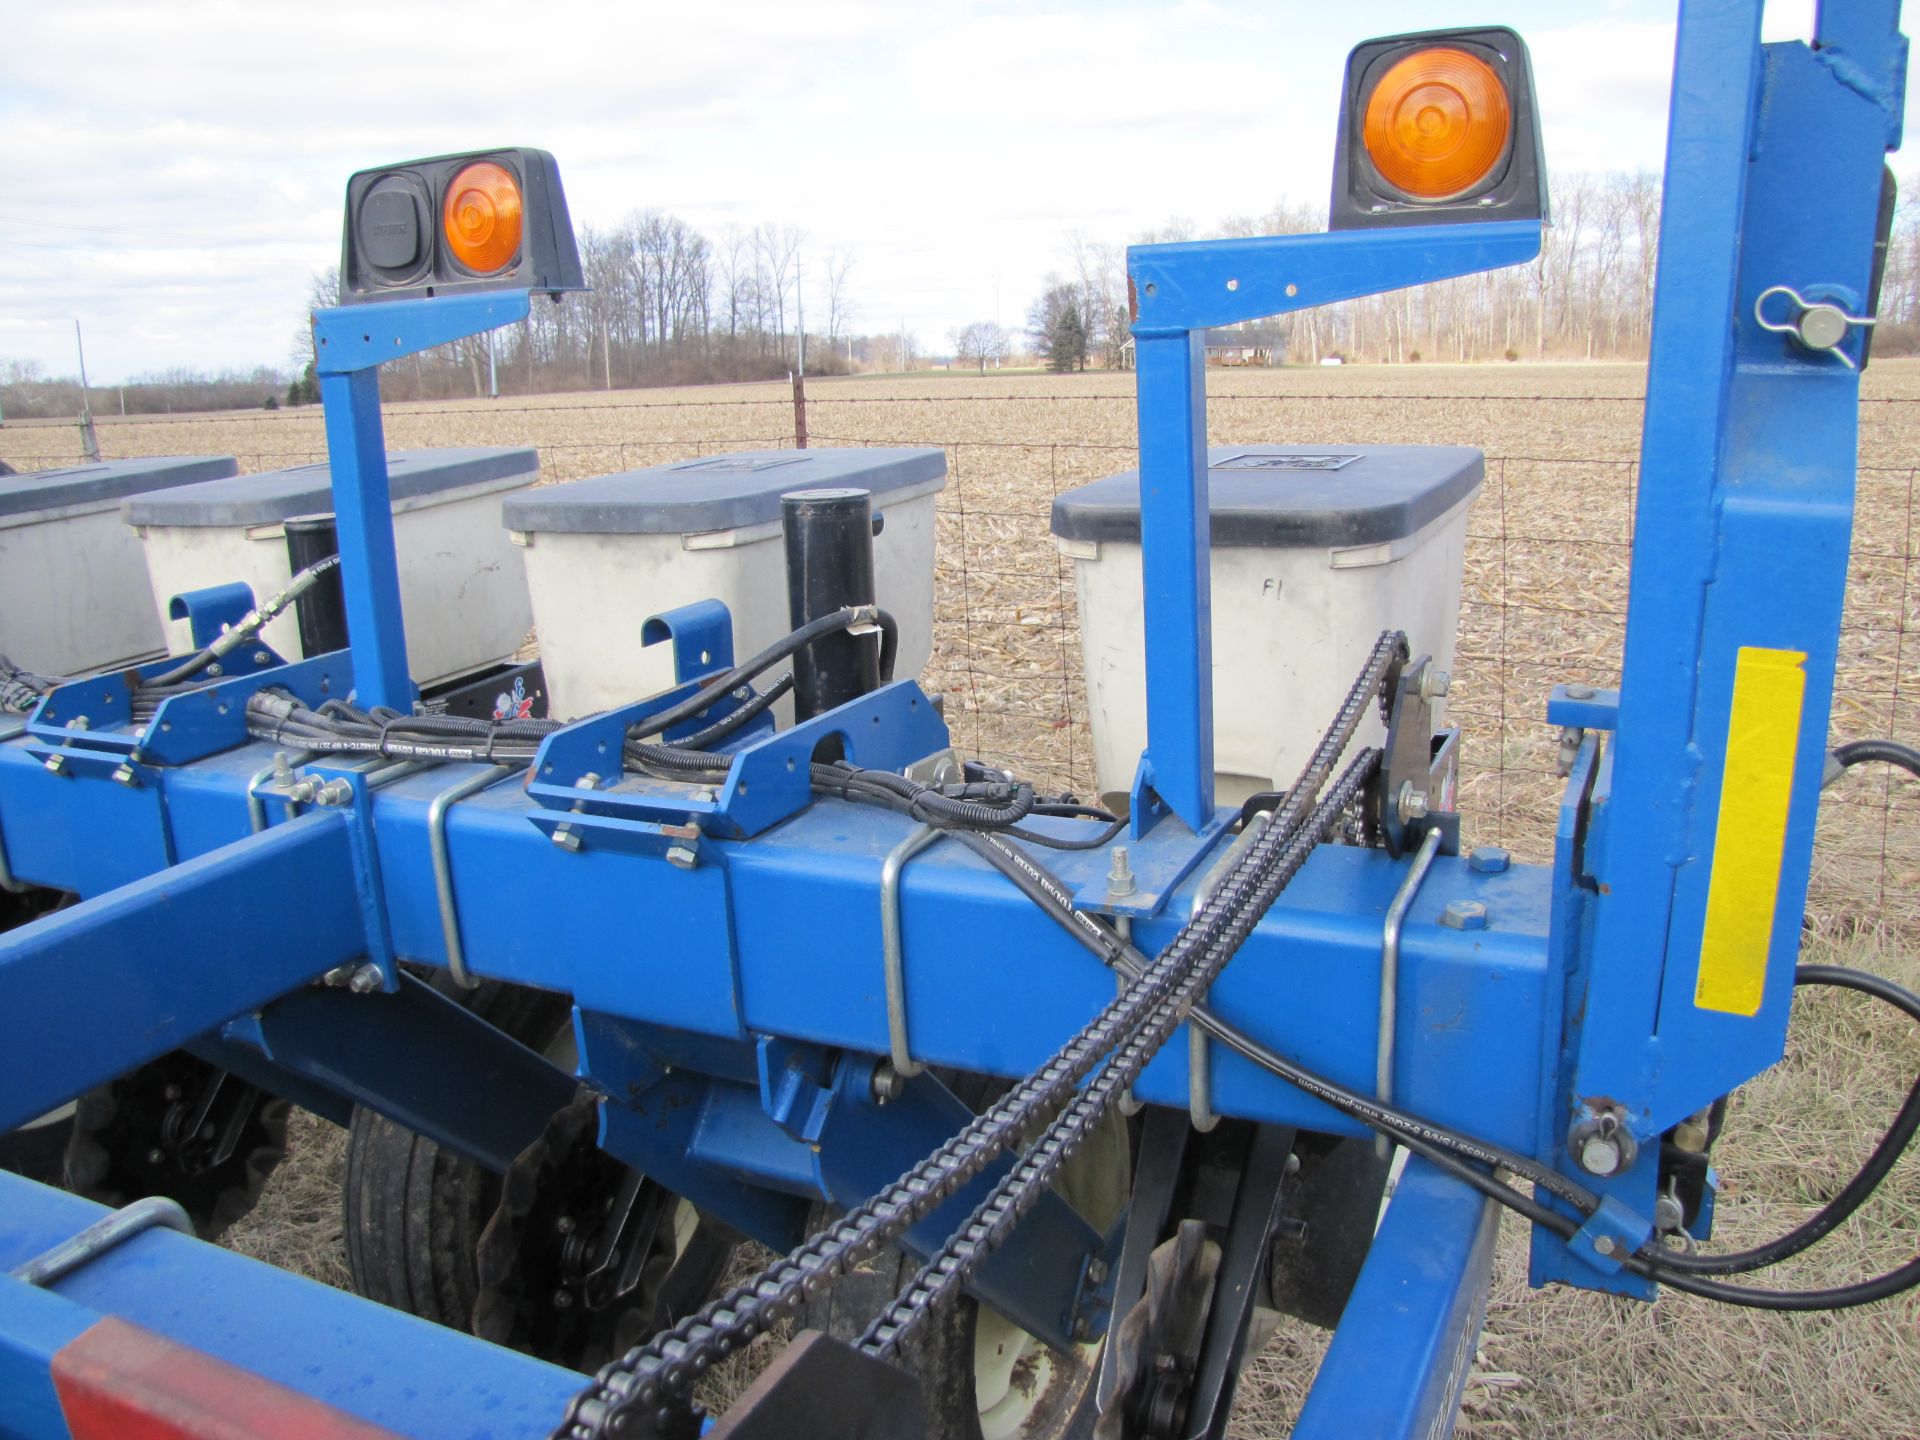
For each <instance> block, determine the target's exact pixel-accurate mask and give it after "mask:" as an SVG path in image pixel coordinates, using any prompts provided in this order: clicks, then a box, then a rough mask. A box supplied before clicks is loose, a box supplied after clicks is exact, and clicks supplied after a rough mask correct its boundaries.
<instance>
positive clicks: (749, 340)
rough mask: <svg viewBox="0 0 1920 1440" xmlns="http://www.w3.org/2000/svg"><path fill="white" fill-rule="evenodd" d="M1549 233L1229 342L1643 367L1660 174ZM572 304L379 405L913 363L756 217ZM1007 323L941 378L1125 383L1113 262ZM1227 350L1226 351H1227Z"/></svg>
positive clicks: (1175, 228)
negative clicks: (1049, 375)
mask: <svg viewBox="0 0 1920 1440" xmlns="http://www.w3.org/2000/svg"><path fill="white" fill-rule="evenodd" d="M1903 190H1904V194H1903V196H1902V198H1901V200H1900V203H1899V205H1898V207H1897V208H1896V211H1895V220H1894V227H1893V233H1892V236H1891V239H1890V242H1889V245H1888V250H1887V260H1886V272H1885V280H1884V283H1883V288H1882V294H1881V299H1880V316H1881V320H1880V324H1879V326H1878V328H1877V330H1876V332H1875V341H1874V345H1875V353H1876V354H1880V355H1901V354H1913V353H1920V175H1915V176H1914V177H1910V179H1909V182H1908V183H1907V184H1906V186H1904V187H1903ZM1551 193H1552V203H1553V223H1552V224H1551V225H1550V226H1548V227H1547V229H1546V231H1545V235H1544V239H1543V243H1542V246H1541V251H1540V256H1539V258H1538V259H1537V260H1535V261H1534V262H1532V263H1531V264H1528V265H1524V266H1516V267H1511V268H1508V269H1505V270H1499V271H1493V272H1490V273H1486V274H1480V275H1470V276H1466V277H1463V278H1461V279H1457V280H1445V281H1440V282H1438V283H1436V284H1432V285H1423V286H1417V287H1415V288H1413V289H1410V290H1403V291H1397V292H1395V293H1393V294H1389V295H1379V296H1372V297H1369V298H1367V299H1364V300H1355V301H1348V302H1344V303H1342V304H1338V305H1330V306H1325V307H1321V308H1319V309H1315V310H1306V311H1301V312H1299V313H1297V314H1294V315H1289V316H1282V317H1279V318H1277V319H1275V320H1269V321H1262V322H1258V324H1257V325H1256V326H1254V327H1249V330H1248V331H1247V336H1248V339H1249V342H1250V343H1253V342H1257V343H1260V344H1262V345H1268V346H1271V348H1272V353H1273V354H1274V356H1275V358H1276V359H1278V360H1284V361H1287V362H1290V363H1294V364H1315V363H1317V362H1319V361H1321V360H1323V359H1327V358H1330V357H1336V356H1337V357H1339V358H1341V359H1344V360H1353V361H1364V362H1369V363H1389V364H1410V363H1415V362H1419V361H1423V360H1424V361H1428V362H1434V361H1488V360H1502V359H1509V360H1520V359H1528V360H1532V359H1583V360H1584V359H1596V360H1597V359H1621V360H1635V359H1643V358H1644V357H1645V356H1646V353H1647V344H1648V339H1649V327H1650V323H1651V319H1652V310H1653V282H1654V274H1655V268H1656V264H1657V261H1658V259H1659V219H1660V211H1659V207H1660V178H1659V176H1658V175H1657V174H1656V173H1654V172H1652V171H1647V170H1640V171H1634V172H1631V173H1625V172H1610V173H1602V174H1588V173H1571V174H1561V175H1556V176H1555V177H1554V178H1553V181H1552V186H1551ZM1323 223H1324V218H1323V214H1322V211H1321V210H1320V209H1319V207H1317V206H1314V205H1307V204H1298V203H1293V202H1287V201H1282V202H1281V203H1279V204H1277V205H1276V206H1274V208H1272V209H1271V210H1268V211H1266V212H1264V213H1261V214H1256V215H1238V216H1229V217H1227V218H1226V219H1224V220H1222V221H1221V222H1219V223H1218V224H1216V225H1213V226H1211V227H1206V228H1205V229H1203V228H1202V227H1199V226H1196V225H1195V224H1194V223H1193V222H1192V221H1190V220H1184V219H1174V220H1170V221H1168V222H1167V223H1166V224H1164V225H1162V226H1160V227H1157V228H1156V229H1154V230H1152V231H1149V232H1146V233H1143V234H1140V235H1136V236H1135V237H1134V240H1135V242H1136V243H1156V242H1161V241H1173V240H1192V239H1196V238H1201V237H1202V235H1207V236H1212V237H1222V238H1225V237H1235V236H1253V235H1287V234H1300V233H1306V232H1311V231H1315V230H1318V229H1320V228H1322V226H1323ZM579 244H580V259H581V265H582V268H583V270H584V272H585V278H586V281H587V284H588V285H589V286H590V287H591V289H590V290H589V291H588V292H587V293H585V294H577V295H568V296H565V297H563V298H562V299H561V301H560V302H559V303H556V304H546V303H541V304H537V305H535V306H534V307H533V310H532V313H531V314H530V315H529V316H528V318H527V319H526V320H525V321H524V322H522V323H520V324H518V325H515V326H511V327H508V328H507V329H504V330H502V331H498V332H496V333H495V334H493V335H490V336H489V335H480V336H475V337H472V338H470V339H467V340H462V341H458V342H456V343H454V344H452V345H446V346H441V347H439V348H438V349H436V350H433V351H429V352H427V353H425V354H422V355H418V356H413V357H410V358H408V359H406V360H402V361H399V362H396V363H393V364H390V365H389V366H387V368H386V371H385V372H384V375H383V388H384V390H385V392H386V393H387V394H388V395H389V396H390V397H391V398H393V399H400V400H406V399H440V398H451V397H461V396H467V397H471V396H481V395H486V394H488V393H490V391H492V390H494V389H496V388H497V389H498V390H499V391H501V392H506V393H520V394H524V393H528V392H554V391H563V390H583V389H627V388H633V387H638V386H649V385H685V384H703V383H712V382H721V381H739V380H762V379H772V378H778V377H782V376H785V375H786V374H788V373H790V372H791V371H793V370H795V369H797V368H800V366H801V364H802V356H803V354H804V364H805V369H806V371H807V373H809V374H844V373H846V372H847V371H848V370H849V369H855V370H871V371H883V372H897V371H904V370H910V369H913V368H915V366H916V365H918V364H919V363H921V361H922V359H923V356H922V351H921V346H920V343H919V340H918V338H917V337H916V336H915V335H914V334H913V333H912V332H911V331H909V330H908V329H907V328H906V327H905V326H904V325H903V326H900V327H898V328H897V329H894V330H891V331H882V332H878V333H856V332H855V329H854V321H855V320H856V319H857V318H858V316H857V313H856V309H855V306H854V303H853V300H852V294H851V283H850V277H851V276H852V274H853V272H854V268H855V257H854V255H853V252H851V251H850V250H847V249H828V250H818V249H814V248H811V247H809V245H808V243H807V238H806V236H805V235H804V234H803V233H802V232H801V231H800V230H799V229H797V228H796V227H794V226H792V225H786V224H776V223H766V224H758V225H753V226H746V227H729V228H727V229H726V230H725V231H722V232H720V233H718V234H717V235H709V234H706V233H703V232H702V231H700V230H699V229H697V228H696V227H694V226H692V225H690V224H689V223H687V222H686V221H684V220H682V219H680V218H679V217H677V216H674V215H671V214H669V213H667V212H665V211H661V210H641V211H636V212H634V213H633V214H632V215H630V216H628V217H627V218H626V219H625V220H623V221H621V222H620V223H618V224H616V225H611V226H604V227H595V226H590V225H589V226H582V227H581V228H580V231H579ZM1060 262H1061V263H1060V266H1059V268H1058V269H1056V270H1055V271H1053V272H1051V273H1049V274H1047V275H1046V276H1045V277H1044V279H1043V280H1042V282H1041V285H1040V288H1039V292H1038V294H1037V295H1036V297H1035V298H1034V300H1033V302H1032V304H1031V305H1030V307H1029V309H1028V312H1027V316H1026V324H1025V326H1024V327H1023V329H1022V330H1020V331H1010V330H1009V329H1007V328H1006V327H1004V326H1003V325H1002V324H1000V323H999V321H998V320H982V321H977V322H974V323H971V324H968V325H964V326H959V327H956V328H955V329H954V330H952V331H950V332H949V334H948V335H947V337H946V339H947V341H948V344H949V346H950V350H949V351H948V352H947V353H948V354H949V355H950V356H951V357H952V358H953V360H954V362H955V363H956V364H959V365H961V366H966V367H969V368H978V369H980V370H985V369H987V368H988V367H989V366H997V365H1000V364H1003V363H1006V362H1008V361H1014V360H1019V359H1022V358H1024V357H1025V356H1027V355H1031V356H1032V357H1034V358H1036V359H1038V360H1039V361H1041V362H1042V363H1044V364H1046V365H1047V366H1049V367H1050V368H1052V369H1055V370H1060V371H1072V370H1082V369H1087V368H1091V367H1105V368H1109V369H1120V368H1125V367H1126V366H1127V365H1128V364H1129V363H1130V361H1131V347H1130V344H1129V339H1128V323H1129V311H1128V298H1127V276H1126V247H1125V246H1124V245H1122V244H1120V243H1117V242H1114V241H1108V240H1102V239H1099V238H1097V237H1091V236H1088V235H1085V234H1082V233H1078V232H1076V233H1073V234H1070V235H1069V236H1068V237H1067V239H1066V241H1065V243H1064V244H1063V246H1062V247H1061V250H1060ZM338 288H339V285H338V278H337V275H336V274H335V273H334V272H331V271H329V272H326V273H324V274H321V275H317V276H315V277H314V278H313V281H312V283H311V285H310V293H309V294H308V296H307V297H306V298H307V301H308V305H307V309H308V310H309V311H310V310H312V309H315V308H319V307H323V306H327V305H332V304H334V303H336V302H337V298H338ZM1236 338H1237V337H1236ZM312 353H313V352H312V336H311V333H310V331H309V330H308V328H307V326H306V325H305V324H304V323H303V324H302V325H301V326H300V329H299V332H298V339H297V340H296V343H295V345H294V357H293V368H292V370H291V372H282V371H279V370H275V369H273V368H272V367H264V366H263V367H257V368H255V369H252V370H246V371H233V372H222V373H219V374H202V373H198V372H190V371H185V370H177V369H176V370H168V371H164V372H160V373H156V374H148V375H142V376H139V377H137V378H136V379H134V380H132V381H130V382H128V383H127V384H125V385H121V386H95V387H93V390H92V392H91V394H90V396H89V397H87V398H88V399H90V401H91V405H92V409H93V412H94V413H95V414H99V415H111V414H116V413H119V412H120V411H121V410H122V409H124V411H125V413H127V414H129V415H134V414H155V413H165V412H167V411H194V410H212V409H234V408H257V407H262V406H264V407H267V408H275V407H278V406H282V405H301V404H310V403H313V402H314V401H317V399H318V398H319V394H318V386H317V384H316V383H315V380H314V377H313V371H312V363H311V362H312ZM81 406H82V396H81V391H80V385H79V382H78V381H77V380H75V379H72V378H67V377H55V376H50V375H48V374H47V373H46V371H45V369H44V367H42V366H40V365H38V364H36V363H32V362H19V361H13V362H8V361H0V419H4V418H13V419H30V418H44V417H55V416H63V415H76V414H78V413H79V412H80V410H81Z"/></svg>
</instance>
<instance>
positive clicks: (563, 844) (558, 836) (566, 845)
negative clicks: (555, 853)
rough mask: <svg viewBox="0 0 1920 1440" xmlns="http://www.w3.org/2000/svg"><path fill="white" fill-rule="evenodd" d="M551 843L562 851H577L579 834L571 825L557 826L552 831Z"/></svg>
mask: <svg viewBox="0 0 1920 1440" xmlns="http://www.w3.org/2000/svg"><path fill="white" fill-rule="evenodd" d="M553 843H554V844H556V845H558V846H559V847H560V848H561V849H562V850H578V849H579V848H580V833H579V832H578V831H577V830H575V829H574V828H573V827H572V826H571V825H557V826H555V827H554V831H553Z"/></svg>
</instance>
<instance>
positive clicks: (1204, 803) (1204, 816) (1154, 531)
mask: <svg viewBox="0 0 1920 1440" xmlns="http://www.w3.org/2000/svg"><path fill="white" fill-rule="evenodd" d="M1202 340H1203V337H1202V335H1201V334H1200V333H1198V332H1195V331H1188V330H1176V331H1172V332H1170V333H1167V334H1161V335H1140V336H1138V337H1137V338H1136V340H1135V342H1134V345H1135V354H1136V357H1137V359H1136V363H1137V364H1138V366H1139V379H1138V384H1139V395H1140V567H1141V583H1142V586H1143V598H1144V600H1145V613H1146V640H1147V753H1146V756H1145V757H1144V758H1143V759H1142V761H1141V766H1142V773H1141V775H1140V776H1139V777H1138V779H1137V780H1136V782H1135V785H1134V791H1135V795H1134V802H1135V803H1134V812H1133V813H1134V817H1135V820H1134V828H1135V833H1136V834H1138V833H1139V832H1140V831H1141V830H1143V829H1144V828H1145V825H1146V824H1147V823H1150V822H1149V819H1148V817H1147V816H1146V815H1145V814H1144V811H1145V806H1144V805H1143V804H1142V803H1141V802H1142V800H1143V798H1144V797H1143V796H1142V794H1141V792H1142V790H1143V789H1144V788H1146V787H1148V786H1150V787H1151V788H1152V789H1153V791H1154V793H1155V794H1157V795H1158V796H1159V797H1160V799H1161V800H1163V801H1164V802H1166V804H1167V806H1168V807H1169V808H1171V809H1172V811H1173V813H1174V814H1176V815H1178V816H1179V817H1180V818H1181V819H1182V820H1184V821H1186V822H1187V824H1188V826H1189V827H1190V828H1192V829H1193V830H1195V831H1198V830H1200V829H1201V828H1202V827H1203V826H1204V825H1205V824H1206V823H1207V820H1208V818H1209V817H1211V816H1212V814H1213V592H1212V558H1213V557H1212V553H1211V549H1210V547H1211V544H1212V528H1213V527H1212V516H1211V513H1210V512H1209V510H1208V508H1207V463H1206V460H1207V457H1206V450H1207V388H1206V367H1205V363H1204V355H1203V352H1202V348H1201V346H1202Z"/></svg>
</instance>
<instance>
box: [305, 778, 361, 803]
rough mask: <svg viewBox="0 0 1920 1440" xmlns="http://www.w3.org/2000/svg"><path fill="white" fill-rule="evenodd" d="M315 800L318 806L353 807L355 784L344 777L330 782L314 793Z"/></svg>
mask: <svg viewBox="0 0 1920 1440" xmlns="http://www.w3.org/2000/svg"><path fill="white" fill-rule="evenodd" d="M313 800H314V803H315V804H316V805H329V806H334V805H351V804H352V803H353V782H352V781H351V780H348V779H345V778H342V777H336V778H334V779H332V780H329V781H327V783H326V784H324V785H322V786H321V787H320V788H319V789H318V790H316V791H314V792H313Z"/></svg>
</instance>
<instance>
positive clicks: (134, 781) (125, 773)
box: [113, 765, 140, 790]
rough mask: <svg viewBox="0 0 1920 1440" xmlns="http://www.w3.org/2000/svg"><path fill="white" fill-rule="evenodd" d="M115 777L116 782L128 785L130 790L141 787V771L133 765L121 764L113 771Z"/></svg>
mask: <svg viewBox="0 0 1920 1440" xmlns="http://www.w3.org/2000/svg"><path fill="white" fill-rule="evenodd" d="M113 778H114V780H115V782H116V783H118V784H121V785H124V786H126V787H127V788H128V789H129V790H138V789H139V788H140V773H139V772H138V771H137V770H135V769H134V768H133V767H132V766H131V765H122V766H120V768H119V769H117V770H115V771H114V772H113Z"/></svg>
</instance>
